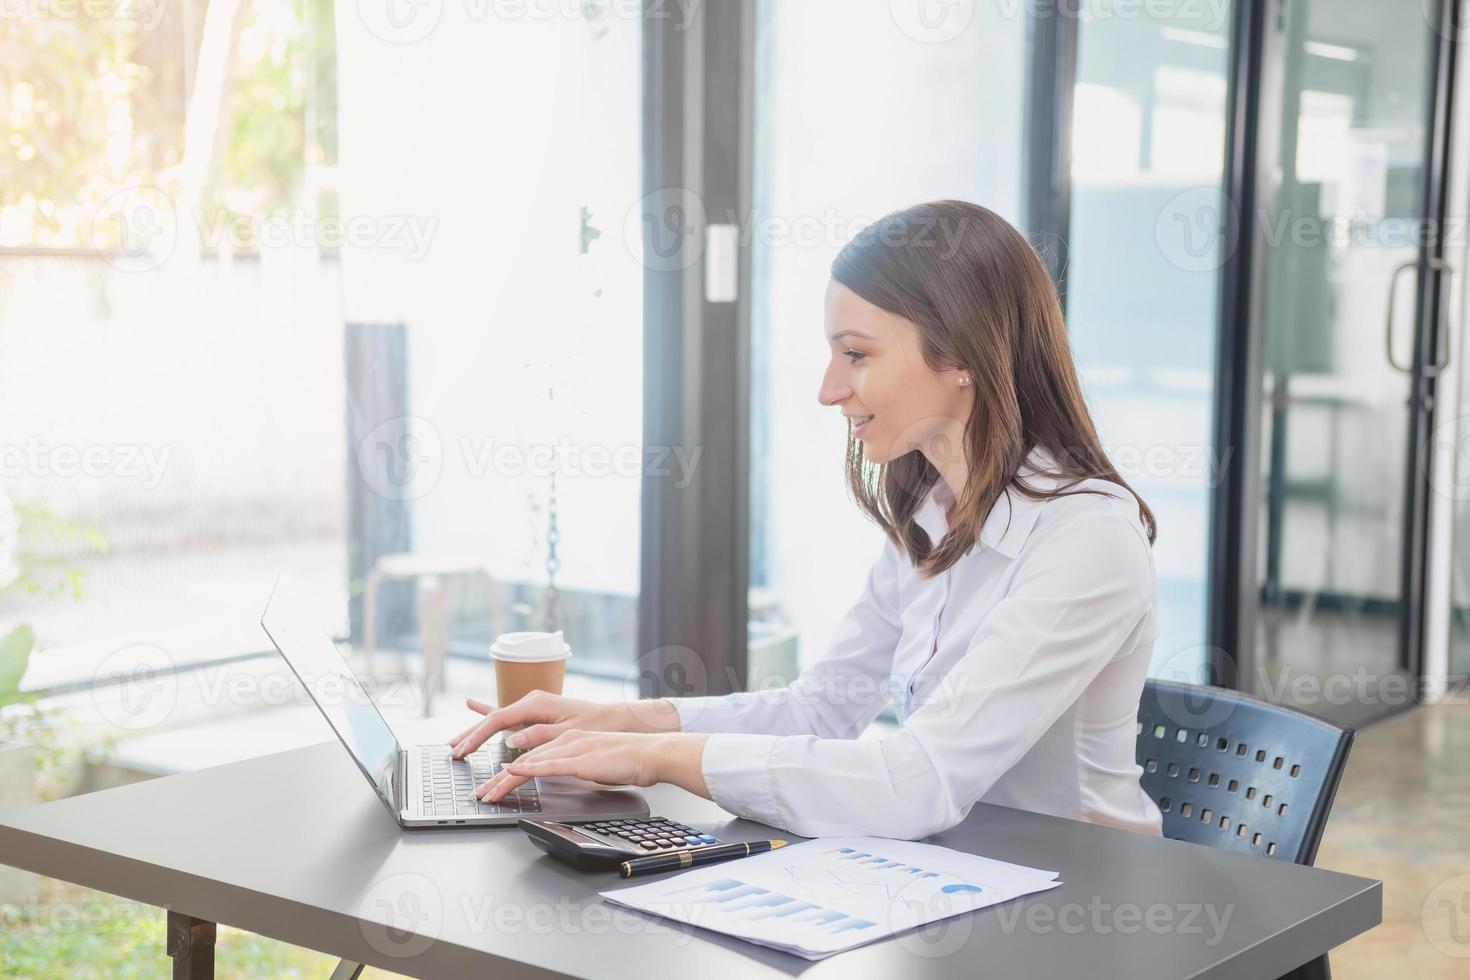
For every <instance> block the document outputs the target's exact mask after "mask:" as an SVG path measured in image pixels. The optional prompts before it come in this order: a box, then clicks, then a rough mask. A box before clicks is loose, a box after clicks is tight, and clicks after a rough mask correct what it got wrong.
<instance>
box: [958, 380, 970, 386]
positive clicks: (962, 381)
mask: <svg viewBox="0 0 1470 980" xmlns="http://www.w3.org/2000/svg"><path fill="white" fill-rule="evenodd" d="M969 383H970V379H969V378H961V379H960V384H962V385H967V384H969Z"/></svg>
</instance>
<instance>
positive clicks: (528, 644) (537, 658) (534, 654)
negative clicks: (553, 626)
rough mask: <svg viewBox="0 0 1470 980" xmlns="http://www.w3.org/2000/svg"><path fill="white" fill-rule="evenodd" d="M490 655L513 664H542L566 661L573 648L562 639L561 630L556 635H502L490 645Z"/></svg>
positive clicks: (533, 633)
mask: <svg viewBox="0 0 1470 980" xmlns="http://www.w3.org/2000/svg"><path fill="white" fill-rule="evenodd" d="M490 655H491V656H492V657H494V658H495V659H496V660H505V661H509V662H513V663H542V662H545V661H548V660H565V659H566V658H567V657H570V656H571V655H572V648H571V647H570V646H569V645H568V644H567V642H566V641H565V640H563V639H562V635H561V630H557V631H556V632H555V633H535V632H524V633H501V634H500V635H499V636H497V637H496V638H495V642H494V643H492V644H490Z"/></svg>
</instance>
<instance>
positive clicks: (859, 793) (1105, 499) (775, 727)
mask: <svg viewBox="0 0 1470 980" xmlns="http://www.w3.org/2000/svg"><path fill="white" fill-rule="evenodd" d="M1050 461H1051V457H1050V456H1049V455H1048V454H1046V453H1045V452H1043V451H1041V450H1037V451H1036V452H1034V453H1033V454H1032V455H1031V456H1030V457H1029V458H1028V459H1027V461H1026V465H1025V466H1023V467H1022V475H1023V476H1026V477H1027V478H1028V479H1027V482H1028V483H1029V484H1030V485H1031V486H1034V487H1040V488H1044V489H1052V488H1054V487H1056V486H1059V485H1061V483H1062V482H1064V481H1060V480H1057V479H1055V478H1047V477H1043V476H1041V475H1039V474H1037V473H1036V472H1035V471H1036V470H1037V469H1038V468H1044V467H1045V466H1047V465H1048V464H1049V463H1050ZM1083 487H1086V488H1090V489H1099V490H1103V491H1106V492H1107V494H1108V495H1107V496H1101V495H1098V494H1089V493H1082V494H1074V495H1072V496H1065V497H1057V498H1053V499H1051V500H1046V501H1035V500H1031V499H1030V498H1028V497H1025V496H1023V495H1022V494H1020V493H1019V492H1018V491H1016V490H1014V489H1013V490H1010V491H1009V492H1008V493H1005V494H1002V495H1001V497H1000V498H999V499H998V500H997V501H996V504H995V506H994V507H993V508H992V509H991V511H990V514H989V515H988V516H987V518H986V521H985V524H984V526H983V528H982V531H981V535H980V541H979V544H978V545H977V546H976V547H972V548H971V549H970V550H969V551H968V552H967V553H966V554H965V556H964V557H963V558H961V559H960V560H959V561H958V562H956V563H955V564H954V565H953V566H952V567H951V568H950V569H949V570H948V571H947V572H944V573H942V574H940V575H938V576H936V577H935V578H933V579H929V580H925V579H923V578H920V577H919V575H918V573H917V571H916V570H915V569H914V568H913V566H912V565H910V564H909V562H908V560H907V559H906V558H905V557H904V556H903V555H902V554H901V553H900V552H899V551H898V549H897V548H896V547H895V546H894V545H893V543H892V542H890V541H886V540H885V542H884V545H883V551H882V554H880V555H879V557H878V560H877V561H876V562H875V563H874V564H873V567H872V569H871V570H870V571H869V573H868V580H867V586H866V588H865V589H864V592H863V595H862V597H861V598H860V599H858V601H857V603H856V604H855V605H854V606H853V607H852V608H851V609H850V610H848V612H847V613H846V615H844V617H843V618H842V621H841V623H840V625H839V627H838V630H837V635H836V639H835V640H834V641H833V643H832V646H831V648H830V649H829V650H828V651H827V655H826V657H825V658H823V659H822V660H821V661H820V662H819V663H817V664H814V665H812V666H811V667H810V668H808V669H807V670H805V671H803V672H802V674H801V676H800V677H798V678H797V679H796V680H795V681H793V682H792V683H791V685H790V686H788V687H784V688H780V689H776V690H764V691H754V692H742V693H736V694H730V695H726V696H724V697H691V698H670V699H669V700H670V701H671V702H672V703H673V704H674V706H675V708H676V709H677V710H678V713H679V720H680V723H681V725H682V728H683V730H684V731H686V732H714V733H717V734H713V735H711V736H710V738H709V741H708V742H707V744H706V745H705V749H704V756H703V761H702V771H703V775H704V779H705V783H706V785H707V786H708V787H709V790H710V794H711V796H712V797H713V799H714V801H715V802H716V803H718V804H719V805H720V806H721V807H723V808H724V809H726V810H729V811H730V812H732V813H736V814H739V815H740V816H743V817H748V818H750V819H752V820H759V821H762V822H764V823H768V824H771V825H773V826H777V827H783V828H786V829H787V830H790V831H791V832H793V833H796V834H800V835H801V836H804V837H820V836H829V835H876V836H881V837H895V838H902V839H909V840H915V839H918V838H921V837H925V836H927V835H929V834H933V833H937V832H939V831H941V830H944V829H946V828H948V827H952V826H954V825H955V824H957V823H959V822H960V821H961V820H963V819H964V817H965V815H966V814H967V813H968V812H969V811H970V808H971V807H972V806H973V805H974V804H975V802H976V801H977V800H983V801H984V802H986V803H999V804H1002V805H1005V806H1011V807H1019V808H1021V809H1025V810H1032V811H1035V812H1038V813H1049V814H1054V815H1056V816H1061V817H1070V818H1072V819H1075V820H1086V821H1089V822H1092V823H1099V824H1107V825H1109V826H1113V827H1122V828H1126V829H1128V830H1134V831H1138V832H1140V833H1146V834H1153V835H1155V836H1157V835H1159V834H1160V833H1161V819H1160V815H1159V809H1158V807H1157V806H1155V804H1154V802H1153V801H1152V800H1151V799H1149V797H1148V795H1147V794H1146V793H1144V791H1143V788H1142V787H1141V786H1140V785H1139V782H1138V779H1139V775H1140V774H1141V772H1142V770H1141V769H1140V767H1139V766H1138V765H1137V764H1136V763H1135V761H1134V742H1135V736H1136V731H1137V729H1136V721H1137V716H1138V701H1139V695H1140V693H1141V691H1142V689H1143V682H1144V676H1145V674H1146V672H1147V670H1148V663H1149V656H1150V652H1151V651H1152V648H1153V642H1154V638H1155V636H1156V635H1157V625H1156V610H1155V605H1156V603H1155V582H1154V564H1153V551H1152V548H1151V547H1150V546H1149V544H1148V538H1147V536H1146V533H1145V531H1144V528H1143V525H1142V522H1141V521H1140V520H1139V516H1138V505H1137V503H1136V501H1135V500H1134V498H1133V496H1132V494H1130V493H1129V492H1128V491H1127V490H1125V489H1123V488H1122V487H1120V486H1119V485H1118V484H1115V483H1112V482H1109V481H1105V480H1089V481H1086V482H1084V483H1082V484H1079V485H1078V486H1077V487H1075V488H1073V489H1081V488H1083ZM952 499H953V498H952V496H951V495H950V494H949V493H948V490H947V488H946V487H945V484H944V483H943V481H942V480H941V481H939V482H938V483H936V485H935V487H934V489H933V490H931V492H930V493H929V496H928V498H927V499H926V500H925V502H924V503H923V504H922V505H921V507H920V509H919V511H918V513H917V515H916V519H917V520H918V522H919V524H920V526H922V527H923V528H924V530H925V531H926V532H927V533H928V534H929V539H930V541H931V542H934V543H936V544H937V542H938V541H939V539H940V538H941V537H943V535H944V533H945V531H946V529H947V528H948V523H947V521H946V518H945V506H946V505H947V504H948V503H949V502H951V501H952ZM885 703H891V704H892V705H893V708H894V711H895V713H896V714H897V716H898V720H899V722H900V726H901V727H900V728H899V729H898V730H897V731H895V732H892V733H891V734H885V735H884V736H882V737H881V738H868V739H858V738H857V736H858V735H859V734H860V733H861V732H862V731H863V730H864V729H865V728H867V727H868V725H869V724H870V723H871V722H872V721H873V719H874V718H875V717H876V716H877V714H878V712H879V710H880V709H881V708H882V706H883V705H884V704H885Z"/></svg>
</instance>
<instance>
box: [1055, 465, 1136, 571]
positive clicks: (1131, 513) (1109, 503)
mask: <svg viewBox="0 0 1470 980" xmlns="http://www.w3.org/2000/svg"><path fill="white" fill-rule="evenodd" d="M1027 482H1028V484H1029V485H1031V486H1033V487H1039V488H1040V489H1043V490H1047V491H1057V492H1055V493H1054V495H1053V496H1050V497H1048V498H1046V499H1043V500H1037V501H1034V504H1035V506H1036V522H1035V525H1034V527H1033V529H1032V534H1033V535H1040V537H1041V539H1043V540H1045V539H1046V538H1049V537H1051V536H1052V535H1053V534H1055V533H1058V532H1063V531H1070V532H1072V533H1074V534H1075V532H1076V531H1078V530H1081V529H1083V528H1086V529H1087V531H1088V533H1086V534H1085V535H1083V537H1085V538H1086V539H1088V540H1092V539H1097V540H1099V541H1102V542H1106V541H1110V540H1111V541H1119V540H1127V539H1128V538H1130V537H1131V538H1136V539H1137V540H1138V541H1139V542H1141V543H1142V544H1143V546H1144V548H1145V549H1146V550H1148V551H1149V552H1150V553H1152V550H1153V546H1152V544H1151V543H1150V542H1149V539H1148V528H1147V526H1146V525H1145V524H1144V521H1143V513H1142V510H1141V508H1140V505H1139V500H1138V498H1137V497H1135V496H1134V495H1133V492H1132V491H1131V490H1129V489H1128V488H1127V487H1125V486H1123V485H1121V484H1119V483H1114V482H1113V481H1111V480H1105V479H1100V478H1095V479H1085V480H1081V481H1077V482H1073V478H1058V477H1049V478H1045V479H1040V480H1037V479H1032V480H1028V481H1027ZM1125 528H1126V533H1125V530H1124V529H1125Z"/></svg>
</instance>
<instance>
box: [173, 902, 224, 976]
mask: <svg viewBox="0 0 1470 980" xmlns="http://www.w3.org/2000/svg"><path fill="white" fill-rule="evenodd" d="M214 932H215V929H214V923H213V922H206V921H204V920H203V919H196V918H194V917H193V916H192V915H185V914H184V913H182V912H175V911H174V910H173V909H169V910H168V955H169V956H171V957H173V961H174V980H214Z"/></svg>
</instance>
